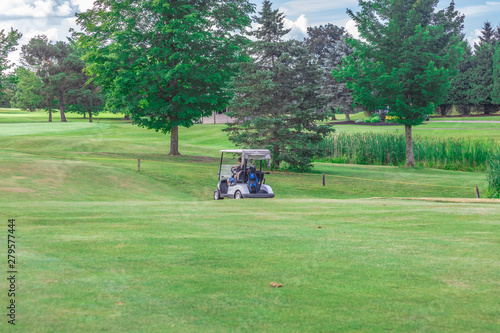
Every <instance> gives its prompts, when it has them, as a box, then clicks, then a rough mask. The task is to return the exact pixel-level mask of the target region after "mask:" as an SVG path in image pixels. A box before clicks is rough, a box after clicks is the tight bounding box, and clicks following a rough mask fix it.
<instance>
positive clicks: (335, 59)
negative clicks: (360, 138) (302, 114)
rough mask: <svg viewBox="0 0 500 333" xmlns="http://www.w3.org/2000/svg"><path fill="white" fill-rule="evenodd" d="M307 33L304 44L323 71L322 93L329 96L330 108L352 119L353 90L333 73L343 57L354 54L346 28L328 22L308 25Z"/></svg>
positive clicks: (328, 103) (328, 104)
mask: <svg viewBox="0 0 500 333" xmlns="http://www.w3.org/2000/svg"><path fill="white" fill-rule="evenodd" d="M307 35H308V36H307V37H306V38H305V40H304V44H305V46H306V47H307V48H308V49H309V52H310V53H311V54H312V55H313V57H314V60H315V61H316V63H317V65H318V66H319V67H320V68H321V70H322V72H323V75H322V79H321V85H320V93H321V94H322V95H323V96H326V97H327V98H328V99H327V106H328V107H329V108H330V109H334V110H336V111H339V110H341V111H342V112H343V113H344V114H345V116H346V120H350V119H349V114H350V113H353V112H354V111H355V108H354V107H353V102H354V101H353V99H352V96H351V92H350V90H349V89H347V87H346V85H345V82H338V81H337V80H335V79H334V77H333V76H332V74H331V73H332V69H333V68H336V67H338V66H340V65H341V64H342V58H344V57H346V56H348V55H349V54H352V49H351V47H350V46H349V45H348V44H347V42H346V38H347V37H348V34H347V33H346V31H345V29H344V28H340V27H337V26H336V25H333V24H326V25H324V26H323V25H320V26H316V27H308V28H307Z"/></svg>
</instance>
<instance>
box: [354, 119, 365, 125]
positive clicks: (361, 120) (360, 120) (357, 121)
mask: <svg viewBox="0 0 500 333" xmlns="http://www.w3.org/2000/svg"><path fill="white" fill-rule="evenodd" d="M364 122H365V121H364V120H363V119H358V120H356V121H355V123H356V124H361V123H364Z"/></svg>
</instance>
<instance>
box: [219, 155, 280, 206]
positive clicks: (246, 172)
mask: <svg viewBox="0 0 500 333" xmlns="http://www.w3.org/2000/svg"><path fill="white" fill-rule="evenodd" d="M221 153H222V154H221V156H220V165H219V174H218V175H219V183H218V185H217V189H216V190H215V191H214V199H215V200H220V199H224V198H231V199H242V198H274V193H273V189H272V188H271V186H269V185H266V184H265V182H266V180H265V179H264V175H265V174H269V172H263V171H262V163H263V162H264V161H267V163H268V166H270V165H271V153H270V152H269V150H267V149H229V150H221ZM224 154H226V155H224ZM228 155H229V156H228ZM237 155H240V156H241V167H240V168H239V169H240V172H238V173H237V167H236V165H238V162H237V161H236V159H235V156H237ZM223 162H224V163H226V164H223ZM255 163H258V165H259V170H257V167H256V165H255ZM236 175H238V176H236ZM228 179H229V180H231V184H228Z"/></svg>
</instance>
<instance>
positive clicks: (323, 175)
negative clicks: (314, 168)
mask: <svg viewBox="0 0 500 333" xmlns="http://www.w3.org/2000/svg"><path fill="white" fill-rule="evenodd" d="M325 185H326V183H325V174H323V187H324V186H325Z"/></svg>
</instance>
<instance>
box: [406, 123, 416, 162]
mask: <svg viewBox="0 0 500 333" xmlns="http://www.w3.org/2000/svg"><path fill="white" fill-rule="evenodd" d="M405 136H406V164H405V167H414V166H415V156H414V155H413V136H412V134H411V126H409V125H405Z"/></svg>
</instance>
